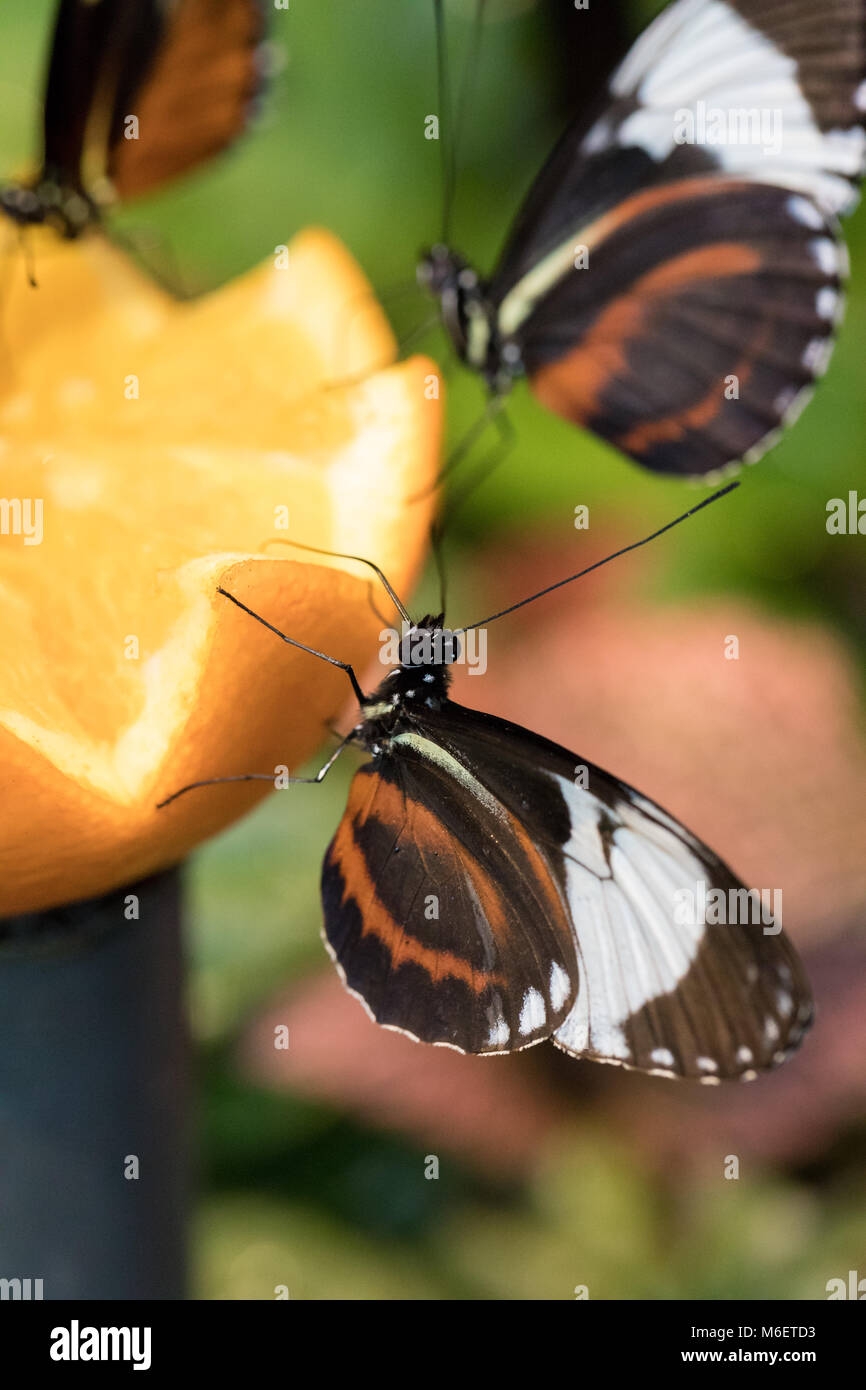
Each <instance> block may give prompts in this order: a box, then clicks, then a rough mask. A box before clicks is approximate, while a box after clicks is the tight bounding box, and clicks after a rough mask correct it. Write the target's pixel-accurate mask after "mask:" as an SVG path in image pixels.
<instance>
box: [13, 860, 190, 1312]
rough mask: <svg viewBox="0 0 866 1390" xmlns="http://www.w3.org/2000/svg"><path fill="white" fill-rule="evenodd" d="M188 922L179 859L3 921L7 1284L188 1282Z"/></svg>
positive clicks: (105, 1286) (50, 1291)
mask: <svg viewBox="0 0 866 1390" xmlns="http://www.w3.org/2000/svg"><path fill="white" fill-rule="evenodd" d="M133 895H134V897H135V898H137V899H138V908H137V910H138V914H139V915H138V919H137V920H134V919H133V920H127V918H128V917H129V915H130V914H131V913H133V912H134V911H135V910H136V908H135V903H134V902H132V901H131V897H132V896H133ZM180 926H181V912H180V889H179V874H178V871H177V870H172V871H169V872H166V873H163V874H159V875H157V876H155V877H153V878H149V879H146V880H144V881H142V882H141V883H138V884H133V885H132V886H131V887H130V888H127V889H123V890H122V891H119V892H116V893H112V894H110V895H109V896H108V897H105V898H100V899H96V900H94V901H92V902H87V903H76V904H73V905H71V906H70V907H67V908H60V909H56V910H55V911H52V912H44V913H36V914H33V915H32V916H28V917H18V918H13V919H8V920H6V921H3V922H0V1281H3V1280H6V1281H10V1282H7V1283H5V1284H4V1283H2V1282H0V1297H3V1298H10V1297H13V1298H14V1297H31V1298H36V1297H39V1296H42V1297H44V1298H45V1299H66V1298H69V1299H79V1298H85V1299H98V1298H107V1299H176V1298H182V1297H183V1296H184V1292H185V1263H186V1261H185V1216H186V1206H187V1190H188V1143H187V1114H188V1106H187V1094H188V1045H187V1033H186V1023H185V1017H184V998H183V958H182V951H181V939H180ZM40 1279H41V1280H42V1285H41V1288H40V1286H39V1285H38V1284H36V1282H35V1281H37V1280H40ZM16 1280H20V1281H21V1284H20V1286H19V1285H18V1284H16V1283H15V1281H16ZM27 1280H30V1284H29V1286H28V1285H27V1283H26V1281H27Z"/></svg>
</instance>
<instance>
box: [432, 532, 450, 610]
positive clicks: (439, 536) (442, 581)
mask: <svg viewBox="0 0 866 1390" xmlns="http://www.w3.org/2000/svg"><path fill="white" fill-rule="evenodd" d="M444 542H445V533H444V530H443V528H442V523H441V522H440V521H434V522H433V525H432V526H431V527H430V546H431V549H432V551H433V561H434V563H435V565H436V573H437V575H438V576H439V612H440V613H445V612H447V610H448V576H447V574H446V572H445V555H444Z"/></svg>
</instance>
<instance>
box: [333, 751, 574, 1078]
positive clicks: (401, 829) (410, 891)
mask: <svg viewBox="0 0 866 1390" xmlns="http://www.w3.org/2000/svg"><path fill="white" fill-rule="evenodd" d="M535 790H536V791H537V793H538V794H539V795H540V796H542V797H544V796H546V795H547V791H548V789H547V787H546V786H545V784H544V783H543V782H539V783H538V785H537V788H536V789H535ZM527 795H528V797H529V798H530V800H531V799H532V795H533V792H532V790H528V791H527ZM536 811H537V814H538V815H541V814H542V807H541V806H540V805H539V806H538V807H537V808H536ZM322 902H323V906H324V918H325V938H326V941H327V943H328V947H329V950H330V952H331V954H332V956H333V957H334V959H335V961H336V963H337V965H338V968H339V969H340V972H341V974H342V976H343V979H344V981H345V983H346V985H347V986H348V988H349V989H350V990H351V991H352V992H353V993H354V994H355V995H357V996H358V997H359V998H360V999H361V1000H362V1001H363V1003H364V1004H365V1005H366V1007H367V1010H368V1012H369V1013H370V1014H371V1015H372V1017H373V1018H374V1019H375V1020H376V1021H377V1022H378V1023H381V1024H384V1025H385V1026H386V1027H391V1028H397V1029H399V1030H400V1031H402V1032H406V1033H409V1034H410V1035H411V1036H413V1037H414V1038H417V1039H419V1040H421V1041H422V1042H429V1043H439V1044H444V1045H447V1046H450V1047H455V1048H457V1049H458V1050H460V1051H462V1052H473V1053H495V1052H512V1051H516V1050H518V1049H520V1048H523V1047H528V1046H530V1045H532V1044H533V1043H536V1042H540V1041H541V1040H542V1039H543V1038H547V1037H549V1036H550V1035H551V1033H552V1032H553V1031H554V1030H555V1029H556V1028H558V1027H559V1026H560V1025H561V1024H563V1023H564V1022H565V1020H566V1017H567V1016H568V1014H569V1012H570V1010H571V1007H572V1004H573V1001H574V998H575V989H576V986H577V962H576V958H575V947H574V940H573V935H572V931H571V925H570V917H569V912H568V907H567V903H566V901H565V898H564V895H563V890H562V884H561V881H560V878H559V877H558V876H557V875H556V874H555V873H554V871H553V869H552V867H551V864H550V863H549V861H548V858H547V854H546V851H545V850H544V848H539V847H538V846H537V845H535V844H534V843H533V841H532V840H531V838H530V836H529V835H528V834H527V832H526V829H525V828H524V826H523V824H522V822H521V820H520V818H519V816H518V815H515V814H514V812H513V811H512V810H509V809H508V808H507V807H506V806H505V805H504V803H502V802H501V801H499V800H498V798H497V797H496V796H495V795H493V794H491V793H490V791H489V790H488V789H487V788H486V787H485V786H484V785H483V784H482V783H481V782H478V781H475V780H473V779H467V776H466V774H465V770H464V769H463V768H461V766H460V764H459V763H457V762H455V761H454V759H452V758H449V757H448V756H447V754H445V753H444V752H443V751H442V749H441V748H440V747H439V746H437V745H436V744H435V743H434V742H432V741H431V740H430V739H428V738H425V737H424V736H423V735H422V734H419V735H418V736H417V738H411V739H407V740H405V741H402V742H401V743H400V744H399V745H398V746H395V747H394V749H393V751H392V752H390V753H385V754H383V755H380V756H379V757H377V758H376V759H375V760H374V762H372V763H369V764H367V765H365V766H364V767H362V768H361V769H360V770H359V771H358V772H357V773H356V775H355V778H354V780H353V782H352V786H351V789H350V793H349V801H348V805H347V808H346V812H345V814H344V816H343V819H342V821H341V822H340V826H339V828H338V830H337V833H336V835H335V837H334V839H333V841H332V843H331V845H330V848H329V849H328V852H327V855H326V857H325V863H324V868H323V874H322Z"/></svg>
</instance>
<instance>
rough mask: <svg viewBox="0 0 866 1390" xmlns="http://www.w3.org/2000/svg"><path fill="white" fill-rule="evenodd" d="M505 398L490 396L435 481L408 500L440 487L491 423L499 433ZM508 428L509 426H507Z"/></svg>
mask: <svg viewBox="0 0 866 1390" xmlns="http://www.w3.org/2000/svg"><path fill="white" fill-rule="evenodd" d="M505 400H506V398H505V396H504V395H494V396H491V398H490V400H489V401H488V402H487V405H486V406H485V407H484V411H483V413H482V414H481V415H479V416H478V419H477V420H476V421H475V422H474V423H473V424H472V425H470V426H469V429H468V430H467V431H466V433H465V434H464V436H463V438H462V439H460V440H458V442H457V444H456V445H455V447H454V448H453V449H452V451H451V453H450V454H449V455H448V457H447V459H446V460H445V462H444V463H443V465H442V467H441V468H440V469H439V472H438V474H437V475H436V480H435V482H433V483H432V484H431V485H430V487H429V488H427V489H425V491H424V492H418V493H416V494H415V496H414V497H410V498H409V501H410V502H422V501H423V500H424V498H425V497H429V496H430V494H431V492H435V491H436V490H437V488H440V487H441V486H442V484H443V483H444V482H445V480H446V478H449V477H450V476H451V474H452V473H453V472H454V471H455V470H456V469H457V468H458V467H459V465H460V464H461V463H462V462H463V460H464V459H465V458H466V456H467V454H470V453H471V452H472V450H473V449H474V447H475V445H476V444H477V443H478V441H479V439H481V438H482V436H483V435H484V433H485V431H486V430H488V429H489V428H490V426H491V425H496V427H497V429H499V430H500V433H501V432H502V425H501V423H500V422H502V421H504V420H505V416H504V415H503V414H502V412H503V409H504V406H505ZM508 428H511V427H510V426H509V427H508Z"/></svg>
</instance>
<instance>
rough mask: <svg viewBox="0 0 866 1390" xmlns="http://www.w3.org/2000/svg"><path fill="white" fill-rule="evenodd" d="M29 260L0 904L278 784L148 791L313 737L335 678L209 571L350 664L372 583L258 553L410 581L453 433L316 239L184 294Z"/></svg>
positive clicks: (2, 505)
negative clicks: (263, 623) (361, 558)
mask: <svg viewBox="0 0 866 1390" xmlns="http://www.w3.org/2000/svg"><path fill="white" fill-rule="evenodd" d="M33 249H34V262H35V267H36V275H37V280H38V286H39V287H38V289H35V290H34V289H32V288H30V286H29V285H27V283H26V281H25V279H24V276H23V273H22V274H21V275H20V276H14V277H11V278H10V279H7V287H6V298H5V301H4V302H3V304H2V328H0V480H2V481H0V643H2V650H3V653H4V661H3V663H2V666H0V775H2V785H3V797H2V800H0V916H6V915H9V914H11V913H14V912H23V911H32V910H37V909H39V908H43V907H47V906H51V905H56V904H60V903H64V902H69V901H73V900H76V899H80V898H86V897H90V896H94V895H96V894H99V893H103V892H106V891H108V890H110V889H111V888H115V887H118V886H121V885H123V884H126V883H132V882H134V880H135V879H137V878H140V877H141V876H143V875H145V874H147V873H150V872H152V871H154V870H156V869H159V868H161V867H163V866H165V865H167V864H169V863H172V862H174V861H176V860H178V859H180V858H181V857H182V856H184V855H185V854H186V853H187V852H188V851H189V850H190V849H191V848H192V846H193V845H195V844H196V843H197V842H198V841H200V840H202V839H203V838H204V837H205V836H207V835H209V834H212V833H213V832H214V831H216V830H218V829H220V828H221V827H222V826H224V825H226V824H227V823H228V822H230V821H231V820H233V819H234V818H236V817H237V816H238V815H240V814H241V813H242V812H243V811H245V810H246V809H248V808H249V807H250V806H251V805H252V804H253V802H254V801H256V800H258V799H260V798H261V796H263V795H265V794H266V792H267V790H268V788H267V784H266V783H252V784H246V785H241V786H230V787H218V788H214V789H211V790H208V791H202V792H194V793H191V794H190V795H189V796H187V797H183V798H181V799H180V800H179V801H177V802H176V803H173V804H172V805H171V806H170V807H168V808H166V809H165V810H163V811H157V810H156V809H155V807H156V803H157V801H159V800H160V798H161V797H164V796H166V795H168V794H169V793H170V792H172V791H174V790H176V789H177V788H178V787H180V786H182V785H184V784H185V783H187V782H190V781H194V780H197V779H199V778H203V777H209V776H217V775H228V774H234V773H240V772H252V771H256V772H269V771H272V770H273V769H274V768H275V767H276V766H278V765H285V766H286V767H288V768H289V769H290V770H292V771H294V770H295V769H296V767H297V766H298V764H299V762H301V761H302V760H304V759H305V758H307V757H308V756H309V755H311V754H312V753H313V752H314V750H315V749H316V747H317V746H318V745H319V744H320V743H321V742H322V739H323V734H324V726H325V725H326V723H327V721H328V720H330V719H332V718H333V717H334V716H335V715H336V714H337V713H338V712H339V710H340V709H341V707H342V706H343V705H344V704H345V702H346V698H347V695H349V694H350V691H349V686H348V682H347V680H346V678H345V676H344V675H343V674H342V673H341V672H340V671H338V670H335V669H334V668H331V667H329V666H327V665H325V663H323V662H319V661H316V660H315V659H314V658H313V657H310V656H307V655H306V654H304V653H302V652H299V651H297V650H294V649H292V648H291V647H288V646H286V645H285V644H283V643H281V642H280V641H279V640H278V639H277V638H276V637H274V636H273V635H272V634H270V633H268V632H267V631H266V630H265V629H263V628H262V627H260V626H259V625H257V624H256V623H255V622H253V621H252V619H250V618H248V617H247V616H246V615H245V614H243V613H241V612H240V611H239V610H238V609H237V608H235V607H233V606H232V605H231V604H230V603H229V602H228V601H227V600H226V599H224V598H222V597H221V596H220V595H219V594H218V593H217V586H218V585H220V584H221V585H223V586H224V587H226V588H228V589H230V590H231V591H232V592H233V593H234V594H236V595H237V596H238V597H239V598H241V599H242V600H243V601H244V602H245V603H247V604H248V605H249V606H250V607H251V608H253V609H255V610H256V611H257V612H259V613H261V614H262V615H263V616H264V617H266V618H267V619H268V621H270V622H272V623H274V624H275V625H276V626H277V627H280V628H281V629H282V630H283V631H285V632H286V633H288V634H289V635H290V636H292V637H294V638H296V639H298V640H299V641H301V642H304V643H306V644H308V645H310V646H314V647H318V648H320V649H321V650H323V651H326V652H329V653H331V654H332V655H334V656H337V657H339V658H341V659H342V660H346V661H350V662H352V663H353V665H355V666H356V667H357V668H358V669H359V670H363V668H364V666H365V665H366V664H367V663H368V662H370V661H371V660H372V659H373V658H374V657H375V654H376V651H377V645H378V641H377V639H378V633H379V631H380V628H381V621H380V619H379V618H378V617H376V615H375V614H374V612H373V610H372V608H371V606H370V602H369V599H370V593H369V577H368V576H367V574H366V572H365V571H364V570H363V568H362V567H360V566H358V565H356V564H352V563H350V562H341V561H334V560H324V559H322V560H320V559H319V558H318V557H311V556H308V555H304V554H303V553H302V552H293V551H292V550H291V549H289V548H288V547H285V546H282V545H271V544H269V542H270V541H272V540H273V539H274V538H291V539H293V540H297V541H302V542H304V543H306V544H309V545H315V546H322V547H327V548H330V549H335V550H343V551H349V552H351V553H353V554H361V555H365V556H368V557H369V558H370V559H373V560H375V561H376V563H377V564H380V565H381V566H382V567H383V568H384V569H385V570H386V572H387V573H388V575H389V578H391V580H392V582H393V583H394V584H395V586H396V587H397V589H398V590H402V591H406V590H408V589H409V587H410V586H411V583H412V581H413V579H414V578H415V576H416V573H417V570H418V567H419V565H420V563H421V560H422V558H423V553H424V549H425V544H426V539H427V533H428V529H429V525H430V519H431V502H430V501H429V500H428V501H425V502H417V501H412V500H411V499H413V498H415V497H417V495H418V493H419V492H423V491H424V490H425V489H427V488H429V487H430V486H431V484H432V482H433V480H434V477H435V473H436V467H437V459H438V453H439V433H440V402H439V400H438V399H437V398H436V396H437V388H436V386H435V385H434V382H435V378H436V369H435V367H434V365H433V364H432V363H431V362H429V361H427V360H426V359H423V358H413V359H412V360H410V361H408V362H405V363H402V364H400V365H392V366H388V367H382V365H381V364H382V363H383V362H386V361H388V360H389V359H393V357H394V351H395V349H394V343H393V339H392V336H391V333H390V329H389V328H388V325H387V323H386V321H385V319H384V316H383V315H382V312H381V310H380V309H379V308H378V306H377V305H376V303H375V301H374V299H373V297H372V293H371V291H370V289H369V286H368V285H367V283H366V281H365V280H364V278H363V276H362V274H361V272H360V271H359V269H358V268H357V266H356V265H355V263H354V262H353V261H352V259H351V258H350V256H349V255H348V253H347V252H346V251H345V250H344V249H343V248H342V247H341V245H340V244H339V243H338V242H337V241H336V240H335V239H334V238H333V237H331V236H330V235H329V234H327V233H325V232H319V231H313V232H307V233H304V234H303V235H302V236H300V237H298V238H297V239H296V240H295V241H294V242H293V243H292V244H291V245H290V246H289V248H288V255H287V256H285V257H283V258H280V257H275V258H274V260H272V261H270V262H269V263H267V264H265V265H264V266H261V267H259V268H257V269H255V270H253V271H251V272H250V273H249V274H247V275H245V276H243V277H241V278H240V279H239V280H237V281H236V282H234V283H233V284H231V285H229V286H227V287H226V288H224V289H222V290H219V291H217V292H216V293H214V294H212V295H210V296H208V297H206V298H204V299H202V300H200V301H198V302H195V303H192V304H176V303H174V302H173V301H171V300H169V299H168V298H167V297H166V296H165V295H163V294H162V293H161V292H160V291H158V290H155V289H154V288H153V287H152V286H151V285H150V284H149V283H148V282H147V281H145V280H143V279H142V278H141V277H140V276H138V275H137V273H136V272H135V271H133V270H132V269H131V268H130V267H129V266H128V264H127V263H126V262H125V260H124V259H123V257H122V256H120V255H119V254H118V253H117V252H116V251H115V250H113V249H112V247H111V246H110V245H109V244H108V243H107V242H105V241H104V240H103V239H102V238H100V237H96V236H94V237H88V238H84V239H83V240H82V241H80V242H74V243H62V242H60V241H58V240H57V238H55V237H51V236H46V237H45V238H42V237H39V236H37V237H35V238H34V248H33ZM281 259H284V260H285V261H286V264H285V267H283V266H282V264H281ZM350 379H353V380H350ZM347 381H348V382H349V384H346V383H347ZM335 382H338V383H340V382H342V383H343V384H342V385H338V386H336V387H335V386H334V383H335ZM40 508H41V513H40ZM40 515H41V521H40V522H38V524H37V518H39V517H40ZM28 523H29V525H28ZM28 530H29V532H30V534H29V535H28V534H26V532H27V531H28ZM40 530H41V534H40ZM378 602H379V604H380V606H382V601H381V599H378Z"/></svg>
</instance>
